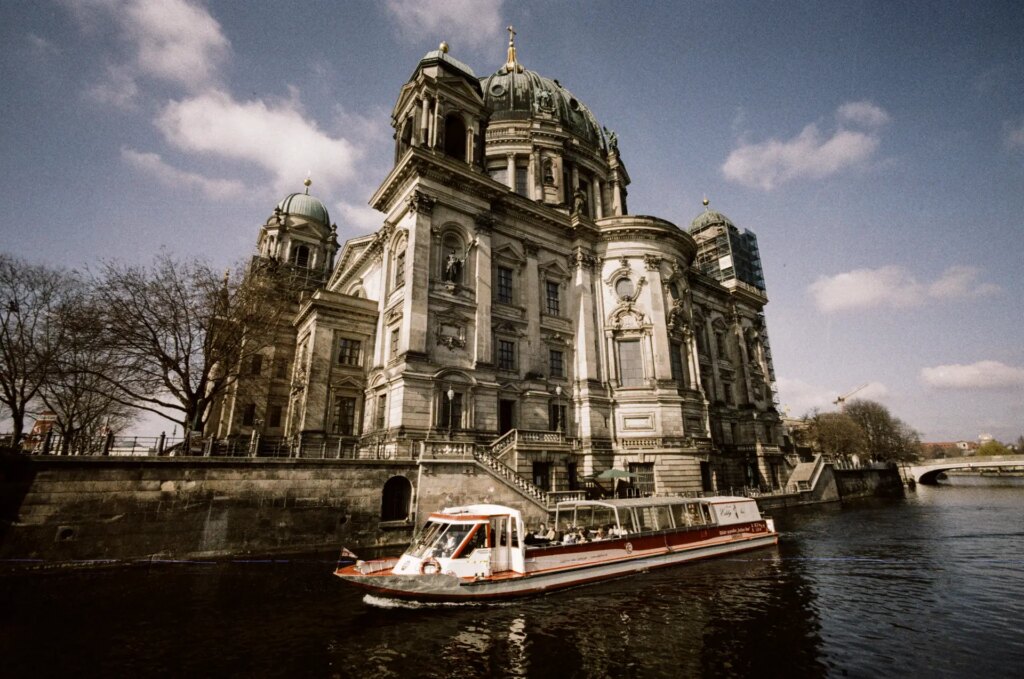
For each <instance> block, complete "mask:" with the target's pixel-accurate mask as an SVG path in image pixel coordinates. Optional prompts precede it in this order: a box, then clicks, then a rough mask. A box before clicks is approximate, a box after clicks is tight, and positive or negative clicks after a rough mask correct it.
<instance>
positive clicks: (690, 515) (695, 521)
mask: <svg viewBox="0 0 1024 679" xmlns="http://www.w3.org/2000/svg"><path fill="white" fill-rule="evenodd" d="M702 508H703V505H700V504H696V503H690V504H688V505H686V524H687V525H688V526H702V525H704V523H705V521H704V512H702V511H701V510H702Z"/></svg>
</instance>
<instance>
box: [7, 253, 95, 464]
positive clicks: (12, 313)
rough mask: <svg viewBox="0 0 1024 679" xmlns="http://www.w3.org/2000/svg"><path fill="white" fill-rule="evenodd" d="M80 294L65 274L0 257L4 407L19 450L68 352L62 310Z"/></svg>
mask: <svg viewBox="0 0 1024 679" xmlns="http://www.w3.org/2000/svg"><path fill="white" fill-rule="evenodd" d="M77 289H78V288H77V280H76V279H75V277H74V276H72V275H71V274H69V273H67V272H65V271H62V270H58V269H52V268H49V267H46V266H42V265H39V264H31V263H29V262H26V261H24V260H22V259H19V258H17V257H13V256H11V255H8V254H5V253H0V403H2V404H3V405H4V406H5V407H6V408H7V410H8V411H9V412H10V417H11V421H12V425H13V426H12V439H13V440H12V445H14V446H15V447H17V446H18V444H19V443H20V441H21V439H22V437H23V436H24V432H25V417H26V414H29V413H30V412H31V410H30V409H31V407H32V404H33V402H36V400H37V399H38V397H39V394H40V390H41V389H42V387H43V385H44V384H45V383H46V381H47V379H49V378H50V377H51V375H52V374H53V371H54V369H55V362H56V357H57V356H58V355H59V353H60V352H61V351H62V350H63V349H64V347H65V343H66V342H65V340H66V338H67V337H66V329H65V328H64V326H63V324H62V323H61V310H62V308H63V307H65V305H66V304H67V300H68V296H69V295H70V294H73V293H74V292H75V291H76V290H77Z"/></svg>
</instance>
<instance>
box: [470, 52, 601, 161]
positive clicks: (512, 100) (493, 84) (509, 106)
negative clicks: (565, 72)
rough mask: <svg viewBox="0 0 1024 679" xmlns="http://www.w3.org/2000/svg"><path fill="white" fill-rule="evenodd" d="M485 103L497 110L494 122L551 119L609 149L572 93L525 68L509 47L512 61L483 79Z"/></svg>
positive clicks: (555, 82) (583, 139)
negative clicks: (550, 117)
mask: <svg viewBox="0 0 1024 679" xmlns="http://www.w3.org/2000/svg"><path fill="white" fill-rule="evenodd" d="M480 86H481V88H482V90H483V95H484V101H485V102H486V103H487V105H488V106H489V107H490V108H491V110H492V111H494V114H493V116H492V117H491V119H492V120H494V121H502V120H528V119H530V118H532V117H535V116H545V115H546V116H552V117H554V118H555V119H557V120H558V121H560V122H561V123H562V125H563V126H564V127H565V128H566V129H568V130H569V131H570V132H572V133H573V134H575V135H576V136H577V137H579V138H580V140H581V141H585V142H587V143H589V144H591V145H593V146H598V147H601V148H605V149H607V145H606V142H605V139H604V135H603V134H602V132H601V126H600V125H599V124H598V122H597V119H596V118H595V117H594V114H593V113H591V112H590V109H588V108H587V107H586V106H585V105H584V104H583V103H582V102H581V101H580V100H578V99H577V98H576V97H575V96H573V94H572V92H570V91H569V90H567V89H565V88H564V87H562V84H561V83H559V82H558V81H557V80H552V79H550V78H545V77H544V76H542V75H540V74H539V73H537V72H535V71H530V70H527V69H524V68H523V67H522V66H521V65H520V64H519V63H518V62H517V61H516V60H515V48H514V47H513V46H512V45H510V46H509V61H508V63H507V64H505V65H504V66H502V67H501V68H500V69H498V71H497V73H495V74H494V75H490V76H487V77H486V78H482V79H481V80H480Z"/></svg>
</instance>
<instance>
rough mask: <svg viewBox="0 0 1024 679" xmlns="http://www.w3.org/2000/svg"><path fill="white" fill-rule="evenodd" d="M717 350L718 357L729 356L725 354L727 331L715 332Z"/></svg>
mask: <svg viewBox="0 0 1024 679" xmlns="http://www.w3.org/2000/svg"><path fill="white" fill-rule="evenodd" d="M715 350H716V351H717V352H718V358H728V357H727V356H726V354H725V333H723V332H716V333H715Z"/></svg>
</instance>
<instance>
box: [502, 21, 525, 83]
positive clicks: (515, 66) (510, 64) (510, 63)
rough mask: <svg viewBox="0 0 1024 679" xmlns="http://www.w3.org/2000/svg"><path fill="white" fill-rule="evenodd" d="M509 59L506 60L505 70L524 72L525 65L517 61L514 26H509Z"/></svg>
mask: <svg viewBox="0 0 1024 679" xmlns="http://www.w3.org/2000/svg"><path fill="white" fill-rule="evenodd" d="M507 30H508V59H506V60H505V70H507V71H508V72H509V73H522V71H523V67H522V66H520V65H519V62H518V61H516V31H515V29H514V28H512V26H509V27H508V29H507Z"/></svg>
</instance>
